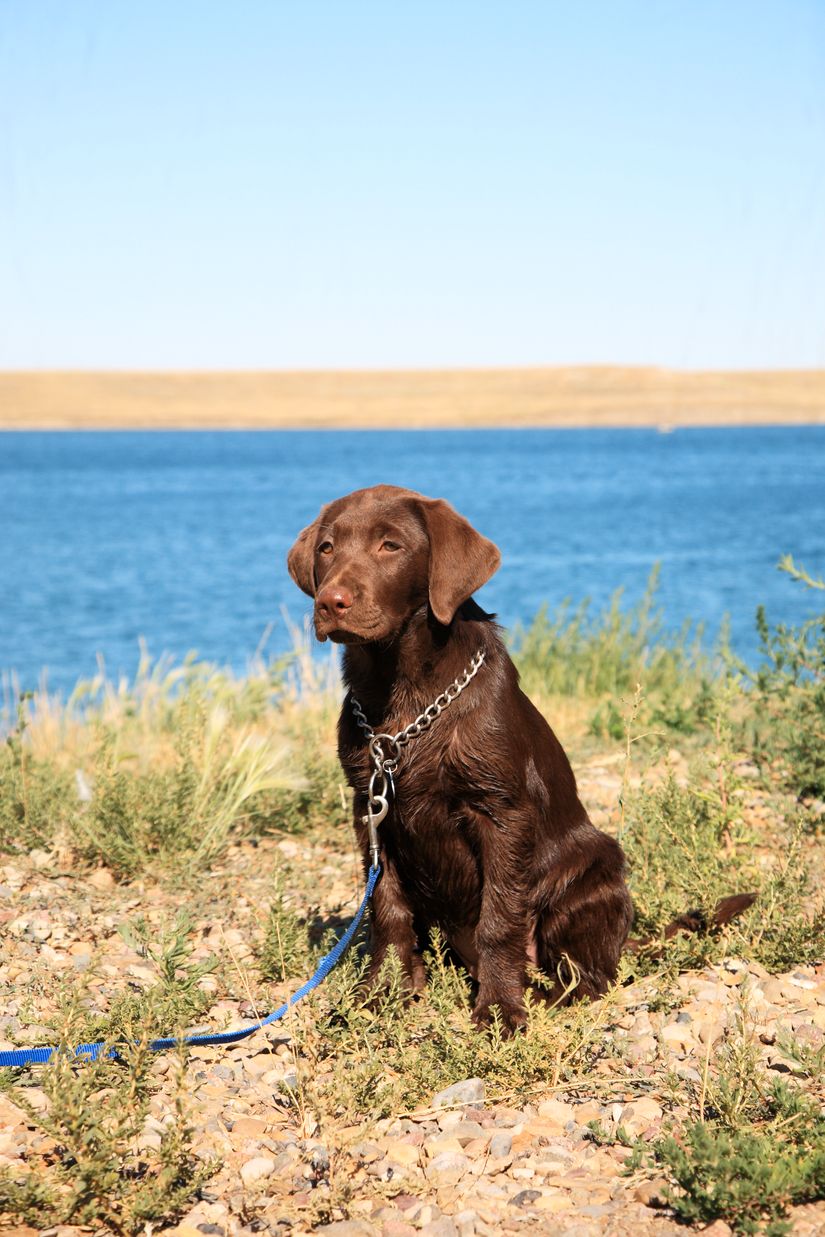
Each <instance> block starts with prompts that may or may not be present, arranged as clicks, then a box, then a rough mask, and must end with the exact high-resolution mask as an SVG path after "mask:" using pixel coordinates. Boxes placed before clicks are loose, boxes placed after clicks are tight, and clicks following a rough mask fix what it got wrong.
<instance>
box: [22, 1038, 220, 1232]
mask: <svg viewBox="0 0 825 1237" xmlns="http://www.w3.org/2000/svg"><path fill="white" fill-rule="evenodd" d="M78 1030H79V1026H78V1025H77V1024H74V1025H70V1027H69V1028H68V1033H67V1039H66V1041H65V1042H66V1043H68V1042H72V1041H73V1040H74V1038H75V1036H76V1033H77V1031H78ZM151 1060H152V1054H151V1053H150V1052H149V1050H148V1047H147V1044H146V1041H145V1040H144V1041H143V1042H142V1043H141V1044H139V1045H137V1046H135V1047H134V1048H132V1049H129V1050H128V1051H126V1061H125V1066H124V1065H123V1064H114V1063H113V1062H111V1061H109V1060H106V1059H101V1060H99V1061H96V1062H84V1063H83V1064H82V1065H78V1064H77V1063H76V1062H75V1061H74V1059H73V1058H72V1056H71V1054H70V1053H69V1052H68V1051H62V1052H60V1053H58V1054H57V1055H56V1056H55V1057H54V1058H53V1059H52V1061H51V1062H50V1063H49V1065H48V1066H46V1067H45V1068H44V1070H43V1072H42V1074H41V1075H40V1077H39V1079H38V1081H39V1082H40V1085H41V1087H42V1091H43V1093H44V1095H45V1098H46V1107H45V1109H41V1108H40V1107H39V1106H38V1107H35V1106H34V1105H33V1104H31V1103H30V1102H29V1100H28V1097H27V1095H26V1090H25V1088H24V1087H22V1086H13V1087H12V1088H10V1089H9V1091H8V1092H7V1094H8V1098H9V1099H11V1100H12V1101H13V1103H14V1104H16V1105H17V1107H18V1108H20V1109H21V1110H22V1111H23V1112H24V1113H25V1114H26V1116H27V1118H28V1120H29V1122H30V1123H31V1125H32V1126H33V1127H34V1128H35V1129H37V1130H39V1131H40V1132H41V1133H42V1134H44V1135H46V1137H47V1138H48V1139H52V1140H54V1150H53V1152H51V1153H50V1155H49V1156H48V1157H47V1159H46V1160H45V1161H44V1162H43V1163H42V1164H41V1165H38V1166H37V1167H34V1166H33V1165H30V1166H28V1168H27V1169H26V1170H20V1169H17V1168H2V1169H0V1216H2V1215H5V1216H7V1217H12V1218H15V1219H21V1220H25V1221H27V1222H28V1223H31V1224H37V1225H38V1227H47V1226H49V1225H54V1224H67V1223H72V1224H80V1225H90V1224H91V1225H95V1226H98V1225H103V1226H104V1227H105V1228H107V1229H109V1230H111V1231H112V1232H115V1233H119V1234H122V1235H124V1237H126V1235H131V1234H138V1233H143V1232H146V1231H151V1227H152V1225H153V1222H154V1223H156V1222H158V1221H162V1222H165V1223H171V1222H173V1221H174V1220H175V1219H177V1218H178V1217H179V1216H180V1215H181V1213H182V1212H183V1211H184V1210H185V1208H186V1207H187V1206H188V1205H189V1204H190V1203H191V1202H192V1201H193V1199H194V1198H195V1197H196V1196H197V1193H198V1191H199V1189H200V1187H201V1186H202V1185H203V1183H204V1182H205V1181H206V1180H208V1178H209V1177H210V1176H211V1175H212V1174H213V1173H214V1172H215V1170H216V1168H217V1164H216V1163H214V1162H213V1163H205V1162H202V1161H200V1160H198V1159H196V1158H195V1156H194V1155H193V1154H192V1151H191V1143H192V1129H191V1126H190V1124H189V1120H188V1117H187V1112H186V1101H185V1082H186V1074H185V1070H186V1065H185V1059H184V1058H183V1057H182V1056H181V1057H179V1060H178V1068H177V1071H176V1072H175V1075H174V1085H173V1094H172V1111H171V1113H170V1115H169V1117H168V1118H167V1120H166V1121H165V1122H164V1123H163V1131H162V1133H161V1134H160V1138H159V1145H147V1144H145V1143H144V1144H143V1145H142V1146H139V1145H138V1139H139V1138H140V1137H141V1135H142V1134H143V1133H144V1131H145V1122H146V1118H147V1116H148V1115H149V1105H150V1101H151V1098H152V1085H151V1079H150V1074H149V1069H150V1064H151Z"/></svg>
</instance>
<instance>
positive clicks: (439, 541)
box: [287, 485, 501, 644]
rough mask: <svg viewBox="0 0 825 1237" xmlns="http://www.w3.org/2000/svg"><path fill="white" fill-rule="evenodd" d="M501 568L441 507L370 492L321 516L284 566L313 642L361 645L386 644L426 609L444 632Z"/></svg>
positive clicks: (486, 544)
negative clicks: (311, 625) (305, 604)
mask: <svg viewBox="0 0 825 1237" xmlns="http://www.w3.org/2000/svg"><path fill="white" fill-rule="evenodd" d="M500 558H501V556H500V554H499V552H498V548H497V547H496V546H495V545H493V543H492V541H488V540H487V538H486V537H482V536H481V534H480V533H477V532H476V530H475V529H474V528H473V527H472V525H471V524H469V523H468V522H467V520H465V519H464V518H463V517H462V516H460V515H459V514H458V512H457V511H454V510H453V508H452V507H451V506H450V504H449V503H447V502H445V501H444V499H443V498H425V497H424V496H423V495H422V494H416V493H415V491H414V490H404V489H400V488H399V487H398V486H395V485H375V486H373V487H372V488H371V489H367V490H356V491H355V492H354V493H353V494H348V495H347V496H346V497H345V498H338V499H336V501H335V502H332V503H329V504H328V506H326V507H324V508H323V509H322V511H321V514H320V515H319V516H318V519H317V520H315V521H314V522H313V523H312V524H310V525H309V527H308V528H305V529H304V530H303V532H302V533H301V534H300V535H299V537H298V540H297V541H296V542H295V545H294V546H293V547H292V549H291V550H290V552H289V558H288V560H287V563H288V566H289V574H290V575H291V576H292V578H293V580H294V581H295V583H296V584H297V585H298V587H299V588H301V589H303V591H304V592H305V593H308V594H309V596H310V597H312V598H314V600H315V634H316V635H317V637H318V639H319V640H326V639H330V640H336V641H339V642H341V643H345V644H367V643H372V642H373V641H379V640H388V639H391V638H392V636H394V635H395V634H396V633H397V632H398V631H400V630H401V629H402V627H403V626H404V625H405V623H406V622H407V620H408V619H409V618H410V617H411V616H412V615H413V614H415V612H416V611H417V610H419V609H420V608H421V606H422V605H424V604H425V603H426V602H428V601H429V605H430V609H431V610H432V613H433V615H434V616H435V618H436V620H437V621H438V622H439V623H443V624H445V625H449V623H451V622H452V620H453V616H454V615H455V612H456V610H457V609H458V607H459V606H460V605H461V604H462V602H465V601H466V600H467V599H468V598H469V597H471V596H472V594H473V593H474V592H475V591H476V589H478V588H481V586H482V584H485V583H486V581H487V580H489V578H490V576H491V575H492V574H493V572H494V571H496V570H497V568H498V565H499V562H500Z"/></svg>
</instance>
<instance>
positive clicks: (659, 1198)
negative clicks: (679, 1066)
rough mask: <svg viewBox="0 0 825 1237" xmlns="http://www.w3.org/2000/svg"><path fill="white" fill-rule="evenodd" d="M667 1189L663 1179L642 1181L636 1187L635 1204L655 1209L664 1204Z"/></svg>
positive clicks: (634, 1192)
mask: <svg viewBox="0 0 825 1237" xmlns="http://www.w3.org/2000/svg"><path fill="white" fill-rule="evenodd" d="M667 1187H668V1182H667V1181H665V1179H664V1177H655V1178H654V1179H653V1181H643V1182H642V1184H641V1185H637V1186H636V1189H635V1190H634V1191H633V1197H634V1198H635V1199H636V1202H637V1203H644V1205H645V1207H655V1206H656V1205H657V1204H658V1203H663V1202H664V1198H665V1190H666V1189H667ZM705 1231H707V1230H705Z"/></svg>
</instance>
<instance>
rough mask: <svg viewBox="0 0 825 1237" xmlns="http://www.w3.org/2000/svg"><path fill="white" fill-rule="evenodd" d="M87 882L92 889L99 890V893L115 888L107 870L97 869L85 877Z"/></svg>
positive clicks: (113, 880)
mask: <svg viewBox="0 0 825 1237" xmlns="http://www.w3.org/2000/svg"><path fill="white" fill-rule="evenodd" d="M87 880H88V883H89V884H90V885H91V886H92V888H93V889H99V890H100V891H101V892H104V891H106V890H107V889H114V887H115V878H114V877H113V876H112V873H111V872H110V871H109V869H108V868H97V869H96V870H95V871H94V872H92V874H91V876H89V877H87Z"/></svg>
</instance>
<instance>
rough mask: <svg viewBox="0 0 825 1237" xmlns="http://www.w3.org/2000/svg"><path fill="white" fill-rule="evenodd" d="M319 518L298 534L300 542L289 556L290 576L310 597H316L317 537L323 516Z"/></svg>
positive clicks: (287, 562) (297, 542) (287, 561)
mask: <svg viewBox="0 0 825 1237" xmlns="http://www.w3.org/2000/svg"><path fill="white" fill-rule="evenodd" d="M323 514H324V513H323V511H322V512H321V515H319V516H318V519H317V520H313V522H312V523H311V524H308V525H307V527H306V528H304V529H302V531H301V532H300V533H299V534H298V540H297V541H296V542H295V545H294V546H293V547H292V549H291V550H290V551H289V554H288V555H287V560H286V565H287V567H288V568H289V574H290V575H291V576H292V578H293V580H294V581H295V583H296V584H297V585H298V588H300V589H302V590H303V592H305V593H309V595H310V597H314V596H315V571H314V562H313V560H314V558H315V537H316V535H317V533H318V525H319V523H320V522H321V518H322V516H323Z"/></svg>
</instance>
